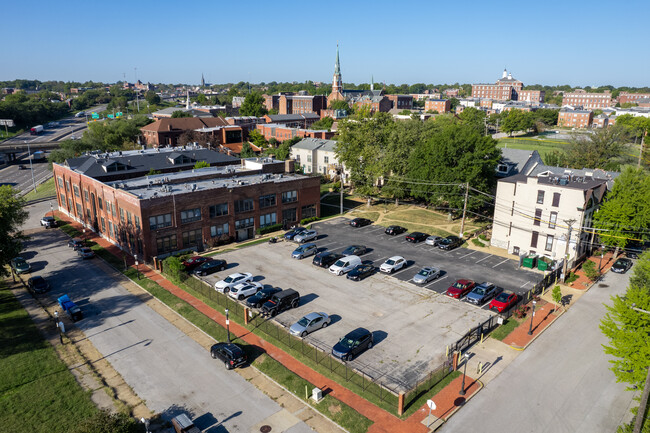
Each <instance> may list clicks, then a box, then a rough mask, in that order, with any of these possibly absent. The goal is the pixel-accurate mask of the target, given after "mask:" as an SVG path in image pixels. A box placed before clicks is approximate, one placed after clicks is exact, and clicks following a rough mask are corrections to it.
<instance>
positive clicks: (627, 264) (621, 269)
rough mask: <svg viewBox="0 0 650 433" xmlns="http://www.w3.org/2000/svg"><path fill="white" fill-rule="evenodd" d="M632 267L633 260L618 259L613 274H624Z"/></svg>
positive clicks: (613, 267) (613, 266)
mask: <svg viewBox="0 0 650 433" xmlns="http://www.w3.org/2000/svg"><path fill="white" fill-rule="evenodd" d="M631 267H632V260H630V259H624V258H619V259H616V261H615V262H614V264H613V265H612V272H616V273H617V274H624V273H626V272H627V271H628V269H630V268H631Z"/></svg>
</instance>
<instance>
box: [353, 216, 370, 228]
mask: <svg viewBox="0 0 650 433" xmlns="http://www.w3.org/2000/svg"><path fill="white" fill-rule="evenodd" d="M370 224H372V221H371V220H369V219H368V218H355V219H353V220H352V221H350V225H351V226H352V227H363V226H368V225H370Z"/></svg>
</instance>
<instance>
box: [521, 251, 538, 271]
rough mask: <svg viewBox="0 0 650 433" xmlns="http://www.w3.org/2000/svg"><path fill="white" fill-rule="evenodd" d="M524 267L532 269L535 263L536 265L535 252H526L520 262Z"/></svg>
mask: <svg viewBox="0 0 650 433" xmlns="http://www.w3.org/2000/svg"><path fill="white" fill-rule="evenodd" d="M521 265H522V266H523V267H524V268H530V269H533V268H534V267H535V265H537V254H528V255H527V256H526V257H525V258H524V260H523V262H522V264H521Z"/></svg>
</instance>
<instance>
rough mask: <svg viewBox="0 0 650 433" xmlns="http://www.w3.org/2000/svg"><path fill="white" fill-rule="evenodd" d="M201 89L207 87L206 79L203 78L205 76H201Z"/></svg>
mask: <svg viewBox="0 0 650 433" xmlns="http://www.w3.org/2000/svg"><path fill="white" fill-rule="evenodd" d="M201 87H205V78H203V74H201Z"/></svg>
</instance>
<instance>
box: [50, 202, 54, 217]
mask: <svg viewBox="0 0 650 433" xmlns="http://www.w3.org/2000/svg"><path fill="white" fill-rule="evenodd" d="M50 212H52V216H54V206H52V202H50Z"/></svg>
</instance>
